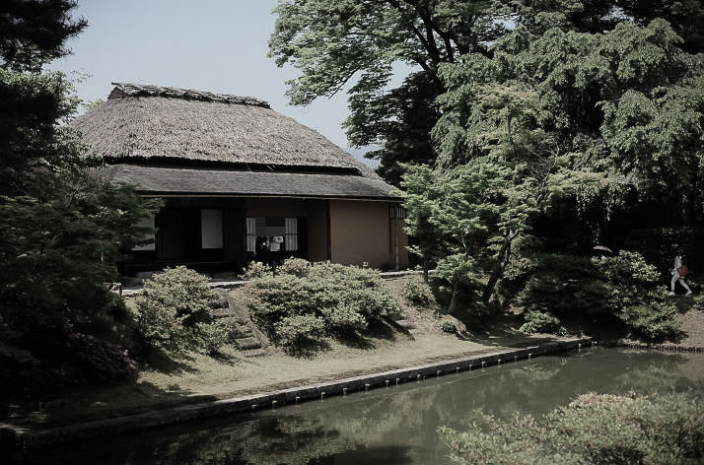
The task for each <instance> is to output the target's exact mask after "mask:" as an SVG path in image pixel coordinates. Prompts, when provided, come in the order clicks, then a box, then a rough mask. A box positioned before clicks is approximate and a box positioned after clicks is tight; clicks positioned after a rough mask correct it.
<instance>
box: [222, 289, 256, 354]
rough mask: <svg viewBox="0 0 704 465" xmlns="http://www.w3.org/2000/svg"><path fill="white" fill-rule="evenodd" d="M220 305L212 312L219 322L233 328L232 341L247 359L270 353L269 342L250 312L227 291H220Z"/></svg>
mask: <svg viewBox="0 0 704 465" xmlns="http://www.w3.org/2000/svg"><path fill="white" fill-rule="evenodd" d="M217 292H218V294H220V305H219V307H218V308H215V309H213V310H212V315H213V317H214V318H217V319H218V320H221V321H225V322H227V323H229V325H230V326H231V327H232V332H231V333H230V340H231V341H232V344H233V345H234V346H235V347H236V348H237V349H238V350H239V351H241V352H242V354H243V355H244V356H245V357H259V356H262V355H266V354H267V353H268V351H267V347H268V346H269V341H268V339H267V337H266V336H265V335H264V334H263V333H262V332H261V331H260V330H259V328H257V327H256V325H255V324H254V322H253V321H252V320H251V318H250V317H249V312H248V311H247V309H246V308H244V307H243V306H242V305H241V304H238V303H237V302H235V301H234V300H233V299H232V297H230V296H229V295H228V294H227V291H226V290H218V291H217Z"/></svg>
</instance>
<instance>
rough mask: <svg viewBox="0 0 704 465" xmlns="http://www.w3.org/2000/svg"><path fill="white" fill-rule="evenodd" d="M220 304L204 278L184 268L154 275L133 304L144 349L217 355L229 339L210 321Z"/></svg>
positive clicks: (226, 334) (218, 325) (219, 327)
mask: <svg viewBox="0 0 704 465" xmlns="http://www.w3.org/2000/svg"><path fill="white" fill-rule="evenodd" d="M220 300H221V298H220V297H219V296H218V295H217V294H216V293H215V291H213V290H212V289H211V288H210V286H208V278H207V277H206V276H203V275H201V274H198V273H196V272H195V271H193V270H189V269H188V268H186V267H184V266H178V267H175V268H167V269H166V270H164V271H162V272H160V273H156V274H154V275H153V276H152V277H151V278H149V279H148V280H146V281H145V282H144V291H143V292H142V294H140V295H139V296H138V297H137V299H136V301H135V305H136V308H137V325H136V327H137V332H138V334H139V338H140V341H141V342H142V343H143V344H144V345H145V347H146V348H147V349H167V350H171V351H182V350H187V349H204V350H205V351H206V352H208V353H215V352H217V351H218V349H219V348H220V346H222V345H223V344H225V342H227V338H228V336H229V330H228V328H227V327H225V326H224V325H222V324H221V323H219V322H218V321H217V320H214V319H213V317H212V309H213V308H214V307H216V306H218V304H219V303H220Z"/></svg>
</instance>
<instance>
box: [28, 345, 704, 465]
mask: <svg viewBox="0 0 704 465" xmlns="http://www.w3.org/2000/svg"><path fill="white" fill-rule="evenodd" d="M703 371H704V356H702V355H698V354H671V353H657V352H629V351H624V350H616V349H595V350H588V351H583V352H582V353H578V354H573V355H572V356H570V357H567V358H564V357H540V358H536V359H533V360H531V361H527V362H518V363H516V364H513V363H509V364H506V365H503V366H502V367H500V368H496V367H494V368H489V369H486V370H476V371H474V372H472V373H464V374H460V375H451V376H448V377H444V378H440V379H437V380H428V381H424V382H421V383H410V384H407V385H402V386H399V387H391V388H388V389H381V390H376V391H370V392H368V393H360V394H355V395H351V396H348V397H344V398H343V397H336V398H331V399H327V400H325V401H324V402H312V403H306V404H301V405H297V406H291V407H286V408H280V409H277V410H270V411H265V412H260V413H257V414H253V415H249V416H246V417H245V418H242V417H238V419H236V420H235V419H233V418H226V419H219V420H216V421H208V422H202V423H197V424H190V425H181V426H179V427H173V428H167V429H162V430H158V431H151V432H148V433H145V434H141V435H135V436H125V437H120V438H117V439H112V440H101V441H93V442H87V443H84V444H80V445H71V446H70V447H64V448H61V449H57V450H53V451H46V452H42V453H41V454H37V455H35V456H33V457H30V458H27V459H26V460H28V462H29V463H42V464H44V463H47V464H49V463H52V464H54V463H72V464H91V465H96V464H106V465H128V464H129V465H157V464H158V465H168V464H184V465H186V464H188V465H190V464H193V465H205V464H208V465H226V464H227V465H231V464H232V465H234V464H237V465H279V464H289V465H333V464H334V465H345V464H354V465H360V464H376V463H379V464H388V465H401V464H427V463H437V464H444V463H448V462H447V458H446V457H445V454H446V450H445V448H444V446H443V444H441V443H440V442H439V440H438V436H437V432H436V430H437V427H438V426H440V425H447V426H450V427H454V428H458V429H461V428H462V427H466V425H467V424H468V423H469V422H470V421H471V418H472V417H473V415H475V414H476V411H477V409H480V408H482V409H484V411H486V412H489V413H492V414H494V415H497V416H499V417H507V416H509V415H513V414H514V413H515V412H522V413H533V414H541V413H545V412H547V411H549V410H551V409H553V408H554V407H556V406H559V405H564V404H566V403H568V402H569V401H570V400H571V399H573V398H574V397H575V396H577V395H579V394H582V393H585V392H590V391H595V392H609V393H619V392H627V391H638V392H642V393H650V392H665V391H682V390H686V389H688V388H690V387H693V386H694V385H695V384H700V383H702V380H704V373H702V372H703Z"/></svg>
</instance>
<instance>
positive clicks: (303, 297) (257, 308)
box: [245, 259, 398, 347]
mask: <svg viewBox="0 0 704 465" xmlns="http://www.w3.org/2000/svg"><path fill="white" fill-rule="evenodd" d="M287 262H288V265H287V266H286V267H284V268H283V269H284V270H286V273H280V274H277V275H276V276H267V277H263V278H259V279H254V280H252V281H251V282H250V283H249V284H247V287H246V289H245V291H246V293H247V294H248V295H249V296H250V297H251V299H250V302H249V308H250V310H251V311H252V313H253V315H254V317H255V320H256V321H257V322H258V323H259V325H260V326H261V327H262V328H263V329H264V330H265V331H267V332H268V333H269V335H270V336H271V337H272V338H273V339H274V342H275V343H277V344H279V345H282V346H288V347H291V346H292V344H294V345H295V343H296V342H295V341H299V340H300V341H302V340H303V339H302V338H301V337H298V336H297V337H290V334H297V333H296V332H295V330H293V329H291V328H290V327H291V324H290V323H286V324H284V325H283V327H284V328H285V334H286V338H285V342H284V340H281V334H282V330H281V324H282V323H283V322H289V320H288V319H290V318H293V317H298V316H309V317H315V318H317V319H319V320H320V321H322V322H323V327H324V329H325V332H324V333H325V334H326V335H328V336H334V335H335V334H342V333H346V334H349V333H360V332H363V331H364V330H366V329H367V328H368V327H369V325H370V324H372V323H373V322H375V321H378V320H379V319H381V318H383V317H385V316H387V315H389V314H392V313H394V312H398V303H397V302H396V301H395V300H394V299H393V297H392V296H391V295H390V294H389V292H388V291H387V290H386V288H385V287H384V286H383V283H382V281H381V278H380V277H379V274H378V272H375V271H373V270H369V269H364V268H359V267H354V266H344V265H336V264H331V263H315V264H311V263H308V262H305V261H303V260H300V259H296V260H295V261H294V260H290V261H288V260H287ZM285 263H286V262H285ZM293 321H294V322H297V321H298V320H293ZM302 321H303V323H301V325H303V324H304V323H305V324H308V323H309V322H310V321H309V320H308V319H306V320H302ZM316 321H317V320H316ZM297 326H298V324H297ZM292 341H293V342H292Z"/></svg>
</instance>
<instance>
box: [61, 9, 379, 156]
mask: <svg viewBox="0 0 704 465" xmlns="http://www.w3.org/2000/svg"><path fill="white" fill-rule="evenodd" d="M276 3H277V1H276V0H198V1H194V0H190V1H189V0H119V1H110V0H79V4H80V7H79V9H78V15H80V16H83V17H84V18H86V19H87V20H88V23H89V25H88V28H86V29H85V30H84V32H83V33H82V34H80V35H79V36H78V37H77V38H76V39H74V40H73V41H71V42H70V43H69V47H70V48H71V49H72V51H73V54H72V55H70V56H68V57H66V58H64V59H62V60H60V61H58V62H57V63H56V64H55V65H54V66H53V68H55V69H59V70H61V71H64V72H66V73H72V72H79V73H85V74H87V75H88V77H87V78H86V79H85V81H83V82H82V83H79V84H78V85H77V89H78V95H79V97H81V98H82V99H84V100H95V99H97V98H102V99H105V98H107V96H108V93H109V92H110V89H111V86H110V83H111V82H135V83H141V84H156V85H166V86H174V87H188V88H193V89H199V90H208V91H211V92H222V93H229V94H236V95H246V96H253V97H259V98H262V99H264V100H266V101H268V102H269V103H270V104H271V106H272V108H273V109H274V110H276V111H278V112H280V113H283V114H285V115H288V116H290V117H292V118H295V119H296V120H298V121H299V122H301V123H303V124H305V125H307V126H310V127H312V128H314V129H316V130H318V131H319V132H321V133H322V134H323V135H324V136H326V137H327V138H328V139H330V140H332V141H333V142H334V143H336V144H337V145H339V146H340V147H343V148H346V149H347V150H349V151H350V152H351V153H353V154H355V156H357V157H359V158H360V159H363V157H362V156H361V153H363V152H364V151H365V150H359V149H351V148H350V147H349V146H348V143H347V138H346V137H345V134H344V131H343V130H342V128H341V123H342V121H343V120H344V119H345V117H346V115H347V107H346V96H345V95H344V94H340V95H337V96H335V97H334V98H332V99H327V98H321V99H318V100H317V101H315V102H314V103H313V104H311V105H309V106H307V107H292V106H289V105H288V102H287V98H286V97H285V95H284V93H285V91H286V86H285V82H286V81H287V80H289V79H292V78H294V77H295V76H296V71H295V70H294V69H293V68H286V69H280V68H277V67H276V65H275V64H274V62H273V60H272V59H270V58H268V57H267V50H268V48H267V42H268V40H269V35H270V34H271V32H272V30H273V28H274V21H275V16H274V15H273V14H272V13H271V10H272V9H273V8H274V6H275V5H276ZM365 161H367V162H369V161H368V160H365Z"/></svg>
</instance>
